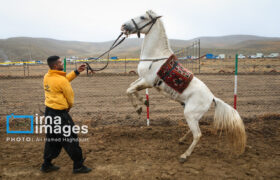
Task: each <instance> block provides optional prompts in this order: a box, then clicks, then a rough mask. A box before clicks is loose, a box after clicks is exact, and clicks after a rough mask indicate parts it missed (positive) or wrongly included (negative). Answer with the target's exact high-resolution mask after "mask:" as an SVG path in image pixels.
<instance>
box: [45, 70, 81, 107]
mask: <svg viewBox="0 0 280 180" xmlns="http://www.w3.org/2000/svg"><path fill="white" fill-rule="evenodd" d="M76 77H77V75H76V73H75V72H74V71H72V72H70V73H69V74H67V75H66V73H65V72H63V71H58V70H49V71H48V73H47V74H46V75H45V77H44V89H45V105H46V106H48V107H50V108H52V109H56V110H64V109H68V108H71V107H72V106H73V104H74V92H73V89H72V87H71V84H70V82H71V81H72V80H73V79H75V78H76Z"/></svg>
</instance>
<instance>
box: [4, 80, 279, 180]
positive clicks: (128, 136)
mask: <svg viewBox="0 0 280 180" xmlns="http://www.w3.org/2000/svg"><path fill="white" fill-rule="evenodd" d="M197 77H198V78H200V79H201V80H202V81H204V82H205V84H206V85H207V86H208V87H209V88H210V89H211V91H212V92H213V93H214V95H215V96H217V97H219V98H221V99H223V100H224V101H225V102H227V103H228V104H230V105H233V84H234V82H233V81H234V76H233V75H198V76H197ZM136 79H137V76H106V75H98V74H97V75H94V76H93V77H78V78H77V79H75V80H74V81H73V82H72V86H73V89H74V92H75V106H74V107H73V109H72V110H71V112H70V114H71V115H72V117H73V119H74V121H75V122H76V124H80V125H81V124H86V125H88V126H89V133H88V134H86V135H80V138H84V139H85V138H87V139H85V140H86V141H84V142H81V143H80V144H81V147H82V149H83V153H84V156H85V157H86V161H85V164H86V165H88V166H89V167H91V168H93V171H92V172H91V173H89V174H85V175H84V174H83V175H73V174H72V161H71V159H70V158H69V157H68V155H67V154H66V153H65V151H64V150H63V151H62V153H61V154H60V156H59V157H58V158H57V159H55V160H54V163H55V164H56V165H58V166H60V167H61V169H60V170H59V171H57V172H52V173H49V174H43V173H41V172H40V171H39V168H40V165H41V163H42V161H43V160H42V157H43V148H44V142H42V141H41V142H23V141H20V142H9V141H7V138H9V137H19V136H20V137H22V136H21V135H18V134H17V135H11V134H6V119H5V118H6V115H9V114H11V113H14V114H28V115H34V114H36V113H38V114H40V110H41V111H42V110H44V104H43V101H44V91H43V85H42V78H36V79H0V83H1V86H0V105H1V109H0V115H1V121H0V140H1V145H0V152H1V153H0V179H76V178H80V179H280V171H279V167H280V151H279V150H280V135H279V132H280V108H279V107H280V89H279V86H280V75H240V76H238V103H237V110H238V111H239V113H240V115H241V117H242V118H243V120H244V122H245V126H246V132H247V136H248V143H247V146H246V150H245V153H244V154H242V155H241V156H239V157H237V156H235V155H233V154H231V151H230V147H229V146H228V145H227V143H226V140H225V138H224V136H219V135H217V134H215V132H214V131H213V128H212V122H213V114H214V111H213V110H214V104H213V105H212V107H211V108H210V110H209V112H207V113H206V114H205V116H204V117H203V118H202V119H201V121H200V127H201V131H202V138H201V140H200V141H199V143H198V145H197V147H196V148H195V149H194V152H193V154H192V155H191V157H190V158H189V159H188V160H187V161H186V162H185V163H183V164H182V163H179V161H178V158H179V156H180V155H181V154H182V153H183V152H184V151H185V150H186V149H187V148H188V146H189V144H190V143H191V141H192V136H191V135H189V136H188V139H187V141H186V142H185V144H183V145H180V144H178V139H179V138H181V137H182V136H183V135H184V133H185V132H186V130H187V129H188V126H187V125H186V123H185V119H184V116H183V108H182V106H181V105H180V104H178V103H176V102H173V101H172V100H169V99H168V98H166V97H165V96H163V95H161V94H158V93H157V91H156V90H151V91H150V111H151V112H150V116H151V126H150V127H147V126H146V111H144V112H143V113H142V115H141V116H140V117H139V116H138V115H137V114H136V113H135V112H134V109H133V107H132V106H131V105H130V103H129V102H128V98H127V96H126V94H125V91H126V89H127V87H128V86H129V84H130V83H131V82H133V81H134V80H136ZM141 94H142V95H144V91H143V92H142V93H141ZM143 109H144V110H145V108H143ZM16 125H17V126H18V128H20V126H24V124H21V123H20V122H18V124H16ZM24 137H30V138H37V137H44V136H43V135H35V134H34V135H24Z"/></svg>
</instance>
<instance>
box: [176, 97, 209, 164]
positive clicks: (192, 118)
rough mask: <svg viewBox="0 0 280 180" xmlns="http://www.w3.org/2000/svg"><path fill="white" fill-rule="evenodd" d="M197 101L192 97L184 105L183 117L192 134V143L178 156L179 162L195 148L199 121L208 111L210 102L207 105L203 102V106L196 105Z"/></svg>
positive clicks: (199, 133) (198, 137)
mask: <svg viewBox="0 0 280 180" xmlns="http://www.w3.org/2000/svg"><path fill="white" fill-rule="evenodd" d="M197 99H199V98H195V97H192V98H190V99H189V100H188V102H186V103H185V109H184V115H185V118H186V120H187V123H188V125H189V128H190V131H191V132H192V134H193V141H192V144H191V145H190V146H189V148H188V149H187V151H186V152H185V153H184V154H182V155H181V156H180V162H184V161H185V160H186V159H187V157H188V156H190V155H191V153H192V152H193V150H194V148H195V146H196V145H197V143H198V141H199V139H200V137H201V131H200V128H199V120H200V118H201V117H202V116H203V115H204V113H205V112H207V111H208V109H209V107H210V105H211V101H210V102H209V103H208V102H205V104H203V105H202V104H200V103H197ZM183 139H184V137H183Z"/></svg>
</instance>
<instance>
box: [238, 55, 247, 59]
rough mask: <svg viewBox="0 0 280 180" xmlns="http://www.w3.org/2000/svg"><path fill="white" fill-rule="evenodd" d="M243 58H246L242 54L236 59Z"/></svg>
mask: <svg viewBox="0 0 280 180" xmlns="http://www.w3.org/2000/svg"><path fill="white" fill-rule="evenodd" d="M245 58H246V56H244V55H243V54H239V55H238V59H245Z"/></svg>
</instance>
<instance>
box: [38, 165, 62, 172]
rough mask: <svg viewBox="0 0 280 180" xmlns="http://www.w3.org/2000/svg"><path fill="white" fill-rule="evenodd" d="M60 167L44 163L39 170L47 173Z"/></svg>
mask: <svg viewBox="0 0 280 180" xmlns="http://www.w3.org/2000/svg"><path fill="white" fill-rule="evenodd" d="M59 168H60V167H58V166H55V165H52V164H50V165H44V164H42V167H41V168H40V170H41V171H42V172H44V173H48V172H52V171H57V170H59Z"/></svg>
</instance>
